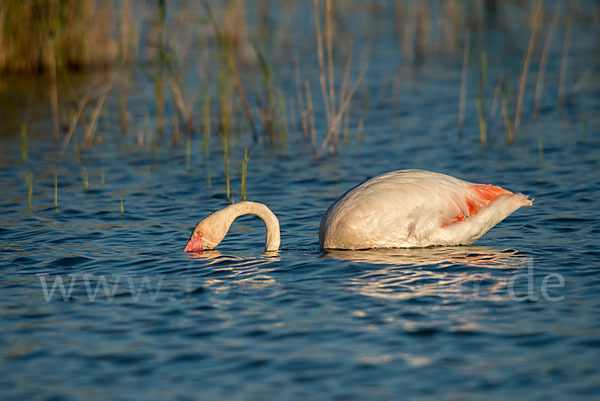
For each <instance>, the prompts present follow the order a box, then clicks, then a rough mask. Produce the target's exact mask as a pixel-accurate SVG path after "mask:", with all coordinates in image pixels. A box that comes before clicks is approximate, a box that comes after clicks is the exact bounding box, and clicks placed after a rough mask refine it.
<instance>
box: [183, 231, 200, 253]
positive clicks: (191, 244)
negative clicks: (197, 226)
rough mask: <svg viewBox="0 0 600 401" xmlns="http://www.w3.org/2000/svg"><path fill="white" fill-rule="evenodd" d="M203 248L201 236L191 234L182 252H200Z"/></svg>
mask: <svg viewBox="0 0 600 401" xmlns="http://www.w3.org/2000/svg"><path fill="white" fill-rule="evenodd" d="M203 250H204V248H203V247H202V237H201V236H196V235H194V234H192V237H191V238H190V240H189V241H188V243H187V244H186V246H185V249H184V250H183V252H202V251H203Z"/></svg>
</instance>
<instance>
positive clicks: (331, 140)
mask: <svg viewBox="0 0 600 401" xmlns="http://www.w3.org/2000/svg"><path fill="white" fill-rule="evenodd" d="M313 5H314V14H315V30H316V36H317V58H318V61H319V80H320V83H321V93H322V95H323V104H324V105H325V114H326V116H327V127H328V131H327V135H326V136H325V139H324V140H323V142H322V143H321V147H320V150H319V152H318V153H317V157H318V158H320V157H321V156H322V154H323V153H324V152H325V149H326V148H327V146H328V145H329V146H330V147H332V148H333V149H334V150H335V149H336V147H337V144H338V143H339V134H340V130H341V122H342V119H343V117H344V113H345V112H346V109H347V107H348V105H349V104H350V100H351V99H352V96H353V95H354V91H355V90H356V87H357V86H358V83H359V82H360V81H361V80H362V77H363V76H364V73H365V70H366V65H367V64H366V61H365V60H366V59H365V58H363V61H365V62H363V63H361V65H362V67H363V68H361V72H360V74H359V77H358V78H357V80H356V82H355V83H354V85H352V87H351V88H350V90H347V88H348V82H349V76H350V64H351V62H352V52H350V55H349V57H348V61H347V64H346V69H345V72H344V79H343V82H342V88H341V94H340V99H339V102H336V96H335V76H334V73H333V71H334V70H333V6H332V2H331V0H326V3H325V40H326V46H327V60H325V56H324V51H323V35H322V32H321V22H320V6H319V0H313ZM350 49H352V45H351V47H350ZM365 54H366V53H363V56H365ZM336 103H338V104H336ZM315 149H316V148H315Z"/></svg>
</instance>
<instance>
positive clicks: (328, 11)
mask: <svg viewBox="0 0 600 401" xmlns="http://www.w3.org/2000/svg"><path fill="white" fill-rule="evenodd" d="M325 39H326V43H327V70H328V73H329V101H330V102H331V105H330V110H331V111H332V112H333V111H334V110H335V80H334V76H333V10H332V6H331V0H326V2H325Z"/></svg>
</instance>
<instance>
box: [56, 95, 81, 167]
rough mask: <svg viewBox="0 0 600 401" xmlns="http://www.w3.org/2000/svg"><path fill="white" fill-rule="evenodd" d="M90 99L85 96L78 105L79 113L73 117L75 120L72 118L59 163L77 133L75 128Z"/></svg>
mask: <svg viewBox="0 0 600 401" xmlns="http://www.w3.org/2000/svg"><path fill="white" fill-rule="evenodd" d="M87 100H88V97H87V96H83V97H82V98H81V99H80V100H79V102H78V105H77V112H76V113H75V114H74V115H73V118H71V123H70V124H69V131H68V132H67V135H65V139H64V140H63V144H62V147H61V148H60V153H59V154H58V163H60V160H61V159H62V157H63V154H64V153H65V150H66V149H67V145H68V144H69V141H70V140H71V137H72V136H73V132H75V127H77V122H78V121H79V118H80V117H81V113H83V109H84V107H85V104H86V103H87Z"/></svg>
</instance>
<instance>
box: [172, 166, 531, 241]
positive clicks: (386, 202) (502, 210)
mask: <svg viewBox="0 0 600 401" xmlns="http://www.w3.org/2000/svg"><path fill="white" fill-rule="evenodd" d="M531 204H532V201H531V200H530V199H529V198H528V197H527V196H525V195H523V194H521V193H512V192H510V191H508V190H506V189H503V188H500V187H498V186H494V185H487V184H474V183H470V182H467V181H463V180H460V179H458V178H454V177H451V176H449V175H445V174H440V173H434V172H430V171H424V170H398V171H392V172H389V173H385V174H382V175H379V176H377V177H374V178H371V179H370V180H367V181H365V182H363V183H362V184H360V185H358V186H356V187H354V188H352V189H351V190H349V191H348V192H346V193H345V194H344V195H342V196H341V197H340V198H339V199H338V200H336V201H335V202H334V203H333V204H332V205H331V206H330V207H329V209H328V210H327V211H326V212H325V214H324V215H323V218H322V219H321V224H320V227H319V245H320V247H321V249H323V250H327V249H349V250H360V249H372V248H420V247H428V246H436V245H446V246H447V245H470V244H472V243H473V242H475V241H476V240H477V239H479V238H480V237H481V236H482V235H484V234H485V233H486V232H487V231H488V230H489V229H490V228H492V227H494V226H495V225H496V224H498V223H499V222H501V221H502V220H504V219H505V218H506V217H508V216H509V215H510V214H512V213H513V212H514V211H516V210H517V209H519V208H520V207H521V206H531ZM243 214H254V215H257V216H258V217H260V218H261V219H262V220H263V221H264V223H265V226H266V229H267V238H266V243H265V251H276V250H277V249H279V245H280V236H279V220H278V219H277V217H276V216H275V214H274V213H273V212H271V210H270V209H269V208H268V207H267V206H265V205H263V204H261V203H258V202H240V203H236V204H233V205H230V206H227V207H226V208H224V209H222V210H219V211H217V212H215V213H213V214H211V215H210V216H208V217H206V218H205V219H204V220H202V221H200V222H199V223H198V224H197V225H196V227H195V228H194V231H193V232H192V235H191V237H190V240H189V241H188V243H187V245H186V247H185V250H184V251H185V252H195V251H201V250H203V249H213V248H214V247H216V246H217V245H218V244H219V243H220V242H221V240H222V239H223V238H224V237H225V234H227V231H228V230H229V227H230V226H231V224H232V223H233V221H234V220H235V219H236V218H237V217H239V216H241V215H243Z"/></svg>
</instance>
